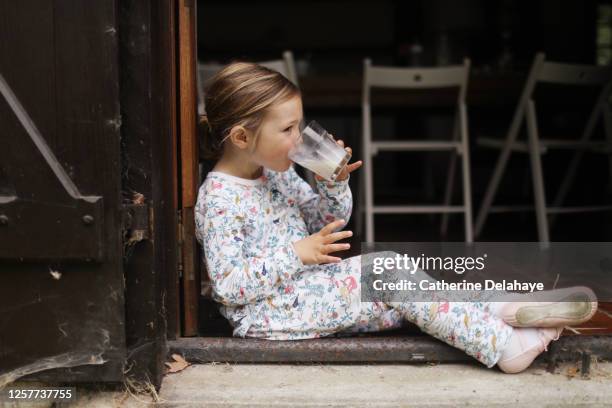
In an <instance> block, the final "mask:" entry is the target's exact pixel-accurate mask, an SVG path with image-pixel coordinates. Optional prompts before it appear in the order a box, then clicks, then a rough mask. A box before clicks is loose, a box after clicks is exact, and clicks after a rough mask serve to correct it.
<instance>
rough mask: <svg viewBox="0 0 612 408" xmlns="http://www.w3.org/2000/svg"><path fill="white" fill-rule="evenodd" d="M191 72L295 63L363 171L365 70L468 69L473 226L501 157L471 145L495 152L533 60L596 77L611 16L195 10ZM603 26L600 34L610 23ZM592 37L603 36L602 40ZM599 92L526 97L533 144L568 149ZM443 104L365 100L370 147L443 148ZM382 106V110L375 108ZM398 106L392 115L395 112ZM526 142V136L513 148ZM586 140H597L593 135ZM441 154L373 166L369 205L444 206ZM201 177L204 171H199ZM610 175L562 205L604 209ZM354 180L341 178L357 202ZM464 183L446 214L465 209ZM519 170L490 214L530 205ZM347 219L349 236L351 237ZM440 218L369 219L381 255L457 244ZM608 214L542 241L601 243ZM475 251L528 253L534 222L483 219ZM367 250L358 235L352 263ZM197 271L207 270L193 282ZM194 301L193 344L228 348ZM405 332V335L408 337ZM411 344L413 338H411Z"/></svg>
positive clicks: (240, 3)
mask: <svg viewBox="0 0 612 408" xmlns="http://www.w3.org/2000/svg"><path fill="white" fill-rule="evenodd" d="M197 6H198V19H197V24H198V60H199V62H201V63H208V62H217V63H227V62H230V61H232V60H236V59H244V60H249V61H264V60H270V59H278V58H280V56H281V53H282V52H283V51H284V50H291V51H292V52H293V54H294V57H295V61H296V66H297V71H298V76H299V82H300V87H301V89H302V93H303V101H304V110H305V111H304V114H305V117H306V118H307V119H315V120H317V121H318V122H319V123H321V124H322V125H323V126H325V127H326V128H327V129H329V130H330V131H331V133H333V134H334V135H335V136H336V137H337V138H341V139H343V140H344V141H345V142H346V144H347V145H350V146H351V147H352V148H353V155H354V157H356V158H360V157H361V147H360V144H361V100H360V98H361V87H362V64H363V59H364V58H365V57H369V58H371V59H372V60H373V63H374V64H377V65H394V66H436V65H453V64H460V63H461V61H462V60H463V58H464V57H469V58H470V59H471V62H472V68H471V73H470V80H469V85H468V96H467V105H468V115H469V138H470V153H471V172H472V196H473V202H474V212H476V211H477V210H478V208H479V206H480V203H481V201H482V197H483V194H484V191H485V188H486V186H487V183H488V180H489V178H490V177H491V173H492V169H493V166H494V164H495V162H496V160H497V157H498V154H499V151H497V150H491V149H486V148H482V147H479V146H477V145H476V140H477V139H478V138H479V137H483V136H488V137H491V136H493V137H499V138H503V137H504V136H505V134H506V132H507V130H508V127H509V125H510V121H511V118H512V115H513V113H514V110H515V108H516V105H517V102H518V99H519V95H520V92H521V90H522V87H523V85H524V82H525V79H526V77H527V74H528V69H529V67H530V66H531V63H532V61H533V58H534V55H535V54H536V52H544V53H546V58H547V59H548V60H553V61H559V62H568V63H582V64H596V63H599V64H606V63H608V62H609V58H610V54H611V53H612V51H611V49H610V47H611V46H610V44H607V43H606V42H605V41H603V40H602V39H601V37H600V36H598V34H597V33H598V32H601V29H602V27H603V28H604V29H607V30H608V31H609V30H610V21H609V16H608V15H607V14H606V13H605V10H607V9H605V7H603V6H609V4H608V2H603V1H565V2H559V1H556V0H535V1H531V2H524V1H512V0H496V1H491V0H418V1H400V0H382V1H366V0H358V1H347V0H332V1H305V0H298V1H293V2H283V1H277V0H264V1H260V2H256V3H253V2H248V1H244V0H224V1H218V0H198V5H197ZM606 19H608V20H606ZM598 30H599V31H598ZM597 91H598V90H597V89H586V90H584V89H582V88H581V89H578V88H575V89H573V88H572V87H567V86H565V87H553V86H539V87H538V88H537V89H536V93H535V97H536V103H537V109H538V112H537V113H538V116H539V125H540V131H541V136H542V137H546V136H547V135H554V137H556V138H576V137H578V135H580V134H581V133H582V130H583V129H584V126H585V123H586V118H587V117H588V115H589V114H590V112H591V109H592V107H593V104H594V103H595V98H596V94H597ZM453 95H454V94H453V92H452V90H449V91H448V92H444V93H440V94H435V95H433V94H431V93H428V92H421V93H410V92H406V93H405V94H403V95H398V96H397V97H390V95H389V94H388V93H386V94H382V95H380V97H378V96H377V95H376V94H374V95H373V101H372V106H373V130H374V132H373V134H375V135H376V137H377V138H380V139H381V140H382V139H394V138H401V137H402V136H401V135H416V136H415V137H418V138H420V139H431V140H436V139H444V138H447V137H448V138H449V139H450V132H451V126H452V119H453V116H452V114H453V112H454V105H453V104H454V101H455V99H454V98H455V97H454V96H453ZM377 98H378V99H377ZM398 101H399V102H398ZM519 137H520V138H523V139H525V138H526V136H525V131H524V130H523V131H522V133H521V134H520V135H519ZM594 138H596V139H597V138H599V139H601V138H603V131H602V125H601V124H599V125H598V128H597V129H596V133H595V136H594ZM571 154H573V151H567V152H565V151H562V152H559V151H555V152H552V153H549V154H546V155H544V156H543V158H542V160H543V166H544V172H545V176H546V186H545V187H546V190H547V192H548V193H549V194H554V192H556V191H557V189H558V186H559V183H560V177H561V176H562V174H563V172H562V170H563V169H564V168H565V166H567V163H568V161H569V158H570V157H571ZM449 159H450V153H445V152H444V153H442V152H431V153H430V152H417V153H380V154H379V155H378V156H377V157H376V158H375V159H374V169H375V172H374V185H375V191H376V198H375V202H376V203H377V204H392V203H410V204H417V203H423V204H436V203H442V200H443V194H444V187H445V183H444V182H445V178H446V172H447V169H448V163H449ZM201 160H202V162H201V164H202V165H203V170H204V173H203V174H206V171H207V170H208V169H210V168H211V167H212V165H213V163H211V162H210V161H207V160H204V159H201ZM610 174H611V171H610V164H609V162H608V159H607V158H606V157H605V156H603V155H589V156H588V158H587V159H585V160H583V162H582V165H581V167H580V170H579V172H578V176H577V179H576V181H575V183H574V184H573V187H572V189H571V192H570V194H569V196H568V198H567V202H566V203H567V204H571V205H580V204H590V205H597V204H609V203H610V201H611V200H610V199H611V196H610V185H611V181H610ZM359 175H360V171H358V172H357V173H356V176H357V177H353V176H351V180H350V183H351V184H350V185H351V189H352V191H353V196H354V199H355V202H357V200H358V198H359V197H360V193H361V191H360V185H359ZM460 180H461V178H460V173H458V178H457V179H456V188H455V190H454V201H455V202H456V203H458V202H461V199H462V197H461V188H460ZM532 197H533V192H532V186H531V180H530V177H529V157H528V156H527V155H525V154H520V153H518V154H513V155H512V158H511V159H510V163H509V166H508V168H507V170H506V177H504V179H503V180H502V184H501V186H500V188H499V192H498V195H497V198H496V202H499V203H504V204H529V203H531V202H532V200H533V198H532ZM355 216H356V213H355V211H354V212H353V217H352V219H351V221H350V223H349V225H348V227H347V228H348V229H352V230H354V228H355ZM440 220H441V215H439V214H435V215H433V214H432V215H428V214H427V215H410V216H408V215H377V216H376V217H375V226H376V240H377V241H390V242H391V241H404V242H409V241H439V240H447V241H462V240H463V239H464V232H463V216H462V215H452V216H451V218H450V227H449V231H448V234H447V235H446V236H441V235H440ZM611 238H612V215H611V214H610V212H594V213H577V214H566V215H561V216H559V217H558V219H557V220H556V222H555V224H554V227H553V228H551V240H552V241H610V240H611ZM479 240H481V241H537V240H538V236H537V230H536V223H535V214H534V213H533V212H526V213H516V214H514V213H513V214H493V215H491V216H490V217H489V219H488V221H487V224H486V226H485V229H484V231H483V234H482V235H481V237H480V238H479ZM362 241H363V237H362V236H359V235H354V236H353V238H352V239H351V240H350V243H351V244H352V245H351V247H352V248H351V250H350V251H347V252H346V253H345V254H343V257H349V256H354V255H358V254H359V253H360V243H361V242H362ZM203 270H204V269H203ZM206 291H207V287H206V284H205V283H204V285H203V294H204V295H203V296H201V299H200V331H201V334H202V335H207V336H216V335H223V336H225V335H230V334H231V331H230V327H229V325H228V324H227V322H225V320H224V319H223V318H222V317H221V316H220V315H219V314H218V312H217V308H216V306H215V305H214V304H213V302H212V301H211V300H210V299H209V297H208V296H206ZM407 330H408V331H410V332H415V331H414V330H413V328H410V327H408V328H407ZM417 332H418V330H417Z"/></svg>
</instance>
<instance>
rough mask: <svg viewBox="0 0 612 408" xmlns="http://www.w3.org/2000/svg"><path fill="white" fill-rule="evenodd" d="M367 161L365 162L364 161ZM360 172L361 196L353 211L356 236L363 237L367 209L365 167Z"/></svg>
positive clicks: (359, 195) (358, 197)
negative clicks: (365, 210)
mask: <svg viewBox="0 0 612 408" xmlns="http://www.w3.org/2000/svg"><path fill="white" fill-rule="evenodd" d="M364 161H365V160H364ZM361 170H362V171H360V172H359V194H358V196H357V200H356V206H355V207H356V208H355V209H354V210H353V213H354V215H353V217H354V219H355V235H357V236H359V237H361V236H362V235H361V234H362V233H363V223H364V219H363V217H364V208H365V198H364V197H365V174H364V172H365V167H364V168H362V169H361Z"/></svg>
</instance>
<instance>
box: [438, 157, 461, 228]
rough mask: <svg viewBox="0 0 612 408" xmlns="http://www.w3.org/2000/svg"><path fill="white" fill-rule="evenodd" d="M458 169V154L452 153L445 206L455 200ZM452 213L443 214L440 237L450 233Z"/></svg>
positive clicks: (445, 193)
mask: <svg viewBox="0 0 612 408" xmlns="http://www.w3.org/2000/svg"><path fill="white" fill-rule="evenodd" d="M456 167H457V152H454V151H453V152H451V159H450V164H449V166H448V174H447V176H446V190H445V192H444V205H445V206H450V205H451V202H452V198H453V190H454V188H453V187H454V186H455V169H456ZM449 218H450V213H447V212H445V213H443V214H442V225H441V226H440V235H442V236H443V237H446V234H447V232H448V222H449Z"/></svg>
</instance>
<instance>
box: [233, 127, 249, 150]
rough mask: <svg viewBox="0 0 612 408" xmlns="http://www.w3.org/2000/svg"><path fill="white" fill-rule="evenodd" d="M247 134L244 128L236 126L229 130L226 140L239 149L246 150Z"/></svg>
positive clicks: (247, 144) (247, 145) (247, 143)
mask: <svg viewBox="0 0 612 408" xmlns="http://www.w3.org/2000/svg"><path fill="white" fill-rule="evenodd" d="M248 132H249V131H248V130H247V129H246V128H245V127H244V126H241V125H236V126H234V127H233V128H232V129H231V130H230V133H229V135H228V139H229V140H230V141H231V143H233V144H234V146H236V147H238V148H239V149H247V148H248V147H249V133H248Z"/></svg>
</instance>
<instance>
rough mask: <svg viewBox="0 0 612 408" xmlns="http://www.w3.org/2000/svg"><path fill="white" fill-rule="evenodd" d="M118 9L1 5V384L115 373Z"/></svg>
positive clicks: (118, 359)
mask: <svg viewBox="0 0 612 408" xmlns="http://www.w3.org/2000/svg"><path fill="white" fill-rule="evenodd" d="M116 6H117V2H116V1H113V0H88V1H79V0H55V1H34V0H22V1H3V2H0V74H1V79H0V87H1V89H2V95H0V386H1V385H2V383H3V382H6V381H11V380H13V379H14V378H16V377H20V376H23V375H26V374H30V373H37V372H39V371H42V370H48V369H53V368H57V369H58V370H53V377H52V378H53V380H54V381H118V380H120V379H121V378H123V368H124V367H123V364H124V361H125V354H126V353H125V310H124V276H123V265H122V237H121V174H120V169H121V167H120V162H121V160H120V159H121V157H120V155H121V138H120V129H121V121H122V119H121V116H120V106H119V100H120V97H119V73H118V71H119V69H118V26H117V22H118V21H117V20H118V19H117V15H118V12H117V8H116ZM39 378H42V379H44V378H45V377H44V374H41V375H40V377H39Z"/></svg>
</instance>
